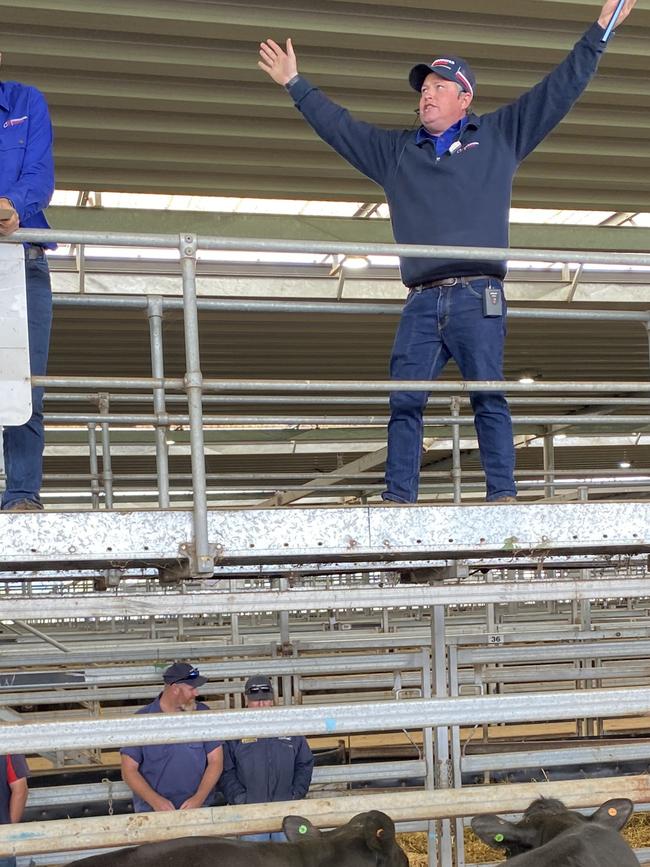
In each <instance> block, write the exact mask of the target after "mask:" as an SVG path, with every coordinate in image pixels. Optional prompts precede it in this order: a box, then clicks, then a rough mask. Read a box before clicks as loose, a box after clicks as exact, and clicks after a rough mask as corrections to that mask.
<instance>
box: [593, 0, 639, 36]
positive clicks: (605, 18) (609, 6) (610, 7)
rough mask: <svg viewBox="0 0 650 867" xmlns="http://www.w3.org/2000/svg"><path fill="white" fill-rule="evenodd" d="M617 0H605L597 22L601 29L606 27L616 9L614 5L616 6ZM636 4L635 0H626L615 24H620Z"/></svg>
mask: <svg viewBox="0 0 650 867" xmlns="http://www.w3.org/2000/svg"><path fill="white" fill-rule="evenodd" d="M618 3H619V0H605V5H604V6H603V8H602V10H601V13H600V17H599V19H598V23H599V24H600V26H601V27H602V28H603V29H606V28H607V25H608V24H609V21H610V18H611V17H612V15H613V14H614V12H615V11H616V7H617V6H618ZM635 6H636V0H626V3H625V6H624V7H623V9H622V10H621V14H620V15H619V16H618V21H617V22H616V26H617V27H618V26H619V24H622V23H623V22H624V21H625V19H626V18H627V16H628V15H629V14H630V12H631V11H632V9H634V7H635Z"/></svg>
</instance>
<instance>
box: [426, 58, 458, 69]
mask: <svg viewBox="0 0 650 867" xmlns="http://www.w3.org/2000/svg"><path fill="white" fill-rule="evenodd" d="M430 65H431V66H447V67H450V68H451V67H452V66H455V65H456V64H455V63H454V61H453V60H448V59H447V58H446V57H439V58H438V59H437V60H433V61H432V62H431V64H430Z"/></svg>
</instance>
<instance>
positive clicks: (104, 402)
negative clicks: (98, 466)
mask: <svg viewBox="0 0 650 867" xmlns="http://www.w3.org/2000/svg"><path fill="white" fill-rule="evenodd" d="M109 410H110V402H109V396H108V394H107V392H102V393H101V394H100V395H99V414H100V416H107V415H108V413H109ZM101 429H102V478H103V480H104V506H105V507H106V508H107V509H112V508H113V467H112V463H111V437H110V428H109V423H108V421H105V422H102V423H101Z"/></svg>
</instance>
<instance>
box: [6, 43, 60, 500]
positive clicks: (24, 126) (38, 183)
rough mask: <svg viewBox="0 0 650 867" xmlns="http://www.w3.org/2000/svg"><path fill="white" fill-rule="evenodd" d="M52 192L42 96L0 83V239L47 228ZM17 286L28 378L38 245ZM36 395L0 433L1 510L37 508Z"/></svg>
mask: <svg viewBox="0 0 650 867" xmlns="http://www.w3.org/2000/svg"><path fill="white" fill-rule="evenodd" d="M0 57H1V55H0ZM53 192H54V161H53V157H52V124H51V123H50V116H49V112H48V109H47V103H46V102H45V98H44V97H43V94H42V93H41V92H40V91H38V90H36V88H35V87H28V86H27V85H26V84H20V83H19V82H17V81H0V208H1V209H2V210H3V211H5V210H9V211H10V212H11V214H10V216H9V217H8V218H7V219H4V220H0V235H4V236H9V235H12V234H13V233H14V232H15V231H16V229H18V228H22V229H47V228H49V226H48V223H47V220H46V219H45V215H44V214H43V210H44V209H45V208H46V207H47V206H48V204H49V202H50V199H51V198H52V193H53ZM46 246H49V247H54V246H55V245H54V244H50V245H46ZM25 282H26V287H27V324H28V333H29V361H30V366H31V371H32V376H44V375H45V373H46V369H47V355H48V350H49V345H50V326H51V324H52V290H51V286H50V272H49V269H48V265H47V259H46V258H45V246H44V245H40V244H38V245H36V244H25ZM43 391H44V390H43V389H42V388H34V389H32V416H31V418H30V419H29V420H28V421H27V422H25V424H22V425H17V426H11V427H6V428H5V429H4V458H5V471H6V474H7V483H6V487H5V491H4V494H3V495H2V508H3V509H5V510H9V511H33V510H39V509H42V508H43V506H42V505H41V500H40V490H41V482H42V479H43V448H44V444H45V433H44V427H43Z"/></svg>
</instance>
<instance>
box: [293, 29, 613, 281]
mask: <svg viewBox="0 0 650 867" xmlns="http://www.w3.org/2000/svg"><path fill="white" fill-rule="evenodd" d="M603 33H604V31H603V29H602V27H600V26H599V25H598V24H594V25H593V26H592V27H590V28H589V30H587V32H586V33H585V35H584V36H583V37H582V39H580V41H579V42H578V43H577V44H576V45H575V47H574V48H573V50H572V51H571V53H570V54H569V55H568V56H567V57H566V58H565V60H563V61H562V63H561V64H560V65H559V66H558V67H557V68H556V69H554V70H553V72H551V73H550V74H549V75H547V76H546V78H544V79H543V80H542V81H541V82H540V83H539V84H537V85H536V86H535V87H533V88H532V89H531V90H529V91H527V92H526V93H524V94H523V95H522V96H520V97H519V99H517V100H516V101H515V102H513V103H510V104H509V105H506V106H504V107H503V108H500V109H498V110H497V111H493V112H490V113H489V114H484V115H482V116H480V117H478V116H477V115H475V114H471V115H470V116H469V121H468V123H467V124H466V125H465V128H464V129H463V131H462V132H461V134H460V136H459V138H458V141H460V143H461V147H460V148H455V149H454V150H453V153H450V152H449V151H447V152H446V153H445V154H443V156H442V157H439V158H438V157H436V153H435V146H434V143H433V142H431V141H423V142H421V143H420V144H417V143H416V139H417V130H385V129H380V128H379V127H376V126H373V125H372V124H368V123H364V122H362V121H359V120H356V119H354V118H353V117H351V115H350V114H349V112H348V111H346V110H345V109H344V108H341V106H339V105H336V103H334V102H332V101H331V100H330V99H328V98H327V97H326V96H325V95H324V94H323V93H322V92H321V91H320V90H318V89H317V88H315V87H313V86H312V85H311V84H310V83H309V82H308V81H307V80H306V79H305V78H303V77H302V76H299V77H298V78H296V79H295V80H294V81H293V82H292V83H291V84H289V85H288V87H287V89H288V91H289V93H290V94H291V96H292V97H293V100H294V102H295V104H296V106H297V108H298V109H299V110H300V111H301V112H302V114H303V115H304V117H305V119H306V120H307V121H308V122H309V124H310V125H311V126H312V127H313V128H314V130H315V131H316V132H317V133H318V135H319V136H320V137H321V138H322V139H323V141H325V142H327V144H329V145H331V147H333V148H334V150H335V151H337V153H339V154H340V155H341V156H342V157H344V158H345V159H346V160H347V161H348V162H349V163H350V164H351V165H353V166H354V167H355V168H356V169H358V170H359V171H360V172H363V174H364V175H367V176H368V177H369V178H370V179H371V180H373V181H375V183H377V184H379V186H380V187H383V189H384V192H385V193H386V199H387V201H388V204H389V206H390V214H391V221H392V225H393V235H394V236H395V240H396V242H397V243H398V244H428V245H437V246H462V247H507V246H508V240H509V239H508V224H509V215H510V199H511V192H512V180H513V177H514V174H515V172H516V170H517V167H518V165H519V163H520V162H521V161H522V160H523V159H524V158H525V157H527V156H528V154H529V153H530V152H531V151H532V150H533V149H534V148H535V147H537V145H538V144H539V143H540V142H541V141H542V139H544V138H545V137H546V136H547V135H548V133H549V132H550V131H551V130H552V129H553V127H555V126H556V125H557V124H558V123H559V122H560V121H561V120H562V118H563V117H564V116H565V115H566V114H567V112H568V111H569V110H570V109H571V106H572V105H573V103H574V102H575V101H576V99H577V98H578V97H579V96H580V94H581V93H582V91H583V90H584V89H585V87H586V86H587V84H588V83H589V81H590V79H591V78H592V76H593V75H594V73H595V72H596V69H597V67H598V61H599V59H600V56H601V55H602V53H603V51H604V50H605V43H603V42H601V41H600V40H601V38H602V36H603ZM401 272H402V279H403V281H404V283H405V284H406V285H407V286H409V287H411V286H417V285H418V284H421V283H428V282H433V281H434V280H437V279H444V278H445V277H452V276H462V275H478V274H486V275H491V276H494V277H499V278H503V277H504V276H505V272H506V263H505V262H480V261H459V260H454V259H430V258H428V259H423V258H418V259H415V258H403V259H402V260H401Z"/></svg>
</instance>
